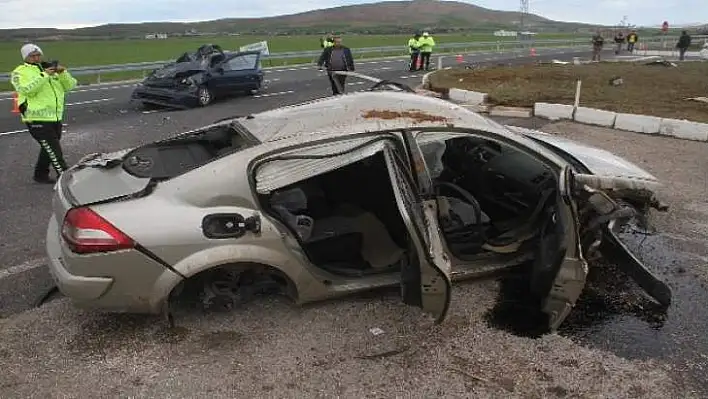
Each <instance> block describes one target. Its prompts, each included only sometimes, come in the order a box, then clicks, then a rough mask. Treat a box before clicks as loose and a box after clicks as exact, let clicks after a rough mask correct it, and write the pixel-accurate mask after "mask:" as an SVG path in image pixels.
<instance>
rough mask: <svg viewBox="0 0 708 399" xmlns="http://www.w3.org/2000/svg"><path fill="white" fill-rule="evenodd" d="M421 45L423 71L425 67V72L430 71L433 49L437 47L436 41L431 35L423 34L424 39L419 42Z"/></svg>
mask: <svg viewBox="0 0 708 399" xmlns="http://www.w3.org/2000/svg"><path fill="white" fill-rule="evenodd" d="M418 44H419V45H420V66H421V69H422V68H423V67H425V70H426V71H427V70H430V55H431V54H432V53H433V47H435V39H433V37H432V36H430V33H428V32H423V37H421V38H420V39H419V40H418Z"/></svg>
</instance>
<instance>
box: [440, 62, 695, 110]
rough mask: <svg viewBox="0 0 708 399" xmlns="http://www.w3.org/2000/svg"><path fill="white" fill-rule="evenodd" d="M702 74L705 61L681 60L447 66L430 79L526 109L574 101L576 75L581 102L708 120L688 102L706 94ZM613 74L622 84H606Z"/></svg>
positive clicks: (610, 107)
mask: <svg viewBox="0 0 708 399" xmlns="http://www.w3.org/2000/svg"><path fill="white" fill-rule="evenodd" d="M706 76H708V63H705V62H685V63H681V64H679V66H678V67H677V68H666V67H663V66H649V65H642V64H633V63H609V62H608V63H604V62H603V63H597V64H589V65H525V66H517V67H494V68H484V69H479V70H461V69H451V70H448V71H442V72H438V73H435V74H433V75H432V76H431V81H430V82H431V85H432V86H433V88H434V89H436V90H441V89H445V88H451V87H456V88H461V89H469V90H475V91H481V92H485V93H488V94H489V100H488V101H489V102H490V103H491V104H495V105H508V106H521V107H530V106H533V104H534V103H536V102H549V103H558V104H573V101H574V99H575V87H576V82H577V80H578V79H580V80H582V89H581V93H580V105H581V106H585V107H592V108H599V109H604V110H608V111H615V112H627V113H633V114H643V115H654V116H660V117H664V118H676V119H688V120H692V121H695V122H708V105H706V104H705V103H701V102H697V101H687V100H686V98H688V97H701V96H705V95H706V92H705V85H703V84H701V82H705V77H706ZM615 77H621V78H622V80H623V84H622V85H620V86H612V85H610V83H609V81H610V79H613V78H615Z"/></svg>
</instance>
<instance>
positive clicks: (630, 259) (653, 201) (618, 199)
mask: <svg viewBox="0 0 708 399" xmlns="http://www.w3.org/2000/svg"><path fill="white" fill-rule="evenodd" d="M575 178H576V180H575V184H576V190H577V192H578V194H579V197H581V198H580V201H579V205H581V210H580V218H581V220H582V222H581V226H583V227H582V230H581V231H580V237H581V241H582V246H583V248H584V251H585V252H586V253H585V258H586V259H587V260H588V261H589V262H592V263H594V261H597V260H599V259H600V258H603V259H605V260H607V261H611V262H612V263H614V264H616V265H617V266H618V268H619V269H620V270H621V271H622V272H624V273H625V274H626V275H627V276H628V277H629V278H631V279H632V280H634V281H635V282H636V283H637V285H638V286H639V287H640V288H641V289H642V290H644V292H646V294H648V295H649V297H650V298H651V299H653V300H654V301H655V302H657V303H658V304H659V305H661V306H663V307H665V308H666V307H668V306H670V305H671V297H672V293H671V288H669V286H668V285H667V284H666V283H664V282H663V281H661V280H660V279H659V278H658V277H657V276H656V275H654V273H652V271H651V270H650V269H649V268H648V267H647V266H646V265H644V264H643V263H642V262H641V261H640V260H639V258H638V257H637V256H636V255H635V254H634V253H632V251H631V250H630V249H629V247H628V246H627V245H626V244H625V243H623V242H622V240H621V238H620V237H619V235H618V233H619V231H620V228H621V227H622V226H626V225H628V224H631V223H633V222H636V224H638V225H639V226H641V227H643V228H644V229H645V230H648V215H649V211H650V208H654V209H656V210H658V211H660V212H666V211H667V210H668V205H665V204H663V203H661V202H660V201H659V200H658V199H657V198H656V195H655V191H654V190H655V189H656V188H657V187H659V185H660V184H659V183H658V182H656V181H655V180H645V179H637V178H626V177H603V176H596V175H576V177H575Z"/></svg>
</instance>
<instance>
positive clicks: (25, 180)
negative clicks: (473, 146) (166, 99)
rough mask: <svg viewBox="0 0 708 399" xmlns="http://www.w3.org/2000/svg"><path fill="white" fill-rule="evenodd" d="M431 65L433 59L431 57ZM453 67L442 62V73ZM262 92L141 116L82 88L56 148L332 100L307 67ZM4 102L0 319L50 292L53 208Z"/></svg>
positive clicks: (134, 140) (72, 153)
mask: <svg viewBox="0 0 708 399" xmlns="http://www.w3.org/2000/svg"><path fill="white" fill-rule="evenodd" d="M537 54H538V55H537V57H536V59H541V60H550V59H562V60H570V59H572V57H574V56H580V57H587V56H588V55H589V54H588V53H586V52H580V53H578V52H577V48H576V49H572V50H568V49H566V50H562V49H539V50H538V52H537ZM434 58H435V57H434ZM529 61H530V60H529V58H528V57H526V54H521V53H518V54H509V53H507V54H498V53H477V54H471V55H467V56H466V57H465V62H474V63H505V64H506V63H521V62H529ZM454 63H456V59H455V57H445V58H444V63H443V65H444V66H450V65H453V64H454ZM357 72H360V73H364V74H370V75H373V76H376V77H379V78H382V79H390V80H396V81H400V82H405V83H408V84H410V85H411V86H416V85H418V84H420V81H421V76H422V73H420V72H418V73H410V72H408V71H407V70H406V61H405V60H401V59H397V60H381V61H365V62H360V63H358V64H357ZM266 79H268V80H270V84H269V86H268V88H266V89H265V90H264V91H263V92H262V93H261V94H259V95H256V96H254V97H247V96H244V97H237V98H233V99H229V100H225V101H220V102H217V103H214V104H212V105H210V106H209V107H206V108H202V109H192V110H181V111H143V110H142V108H141V107H138V106H136V105H133V104H130V102H129V98H130V93H131V91H132V87H133V86H132V84H125V83H122V84H113V85H105V86H97V87H90V86H89V87H81V88H78V89H77V90H76V91H75V92H73V93H71V94H70V95H69V98H68V100H67V104H68V118H67V120H66V121H65V122H66V124H67V127H66V129H65V132H64V137H63V138H62V145H63V148H64V152H65V154H66V158H67V161H68V162H69V163H73V162H76V161H77V160H78V159H79V158H80V157H81V156H83V155H85V154H87V153H90V152H96V151H113V150H118V149H121V148H125V147H128V146H133V145H137V144H139V143H145V142H150V141H154V140H157V139H160V138H164V137H167V136H169V135H171V134H174V133H179V132H182V131H184V130H188V129H193V128H196V127H198V126H202V125H205V124H208V123H211V122H213V121H214V120H216V119H219V118H224V117H228V116H232V115H244V114H249V113H254V112H259V111H263V110H267V109H271V108H275V107H278V106H283V105H289V104H295V103H299V102H302V101H307V100H311V99H314V98H319V97H323V96H328V95H330V94H331V92H330V91H329V82H328V80H327V79H326V77H325V76H324V75H323V74H322V73H321V72H318V71H317V70H316V68H314V67H312V66H296V67H292V68H287V67H283V68H277V69H272V70H268V72H267V75H266ZM370 84H371V83H370V82H361V81H357V80H356V79H352V80H351V81H349V82H348V90H349V91H355V90H364V89H366V88H367V87H369V85H370ZM8 98H9V97H6V96H5V97H0V103H4V104H7V105H8V111H6V113H4V114H2V115H0V126H1V127H2V128H0V185H2V187H3V189H2V190H1V191H0V203H2V207H1V208H0V225H2V226H3V228H2V230H1V231H0V317H2V316H6V315H8V314H12V313H16V312H19V311H23V310H25V309H27V308H28V307H30V306H32V304H33V302H34V301H35V300H36V298H37V297H38V296H40V295H41V294H42V293H43V291H45V290H47V289H48V288H50V287H51V279H50V277H49V274H48V272H47V271H46V269H45V268H44V267H42V266H43V265H44V264H45V256H44V234H45V229H46V224H47V220H48V215H49V214H50V205H51V195H52V188H51V186H43V185H36V184H34V183H33V182H32V181H31V175H32V167H33V164H34V162H35V158H36V156H37V146H36V144H35V143H34V142H33V141H32V139H31V137H29V135H28V134H27V133H26V132H25V131H24V130H23V129H22V125H21V124H20V123H19V121H18V120H17V117H16V115H14V114H12V113H10V112H9V106H10V104H11V102H10V101H9V100H8Z"/></svg>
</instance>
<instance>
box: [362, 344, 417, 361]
mask: <svg viewBox="0 0 708 399" xmlns="http://www.w3.org/2000/svg"><path fill="white" fill-rule="evenodd" d="M408 349H410V348H409V347H408V346H403V347H401V348H397V349H391V350H388V351H385V352H381V353H374V354H373V355H360V356H355V359H363V360H375V359H383V358H387V357H391V356H396V355H400V354H401V353H404V352H406V351H408Z"/></svg>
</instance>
